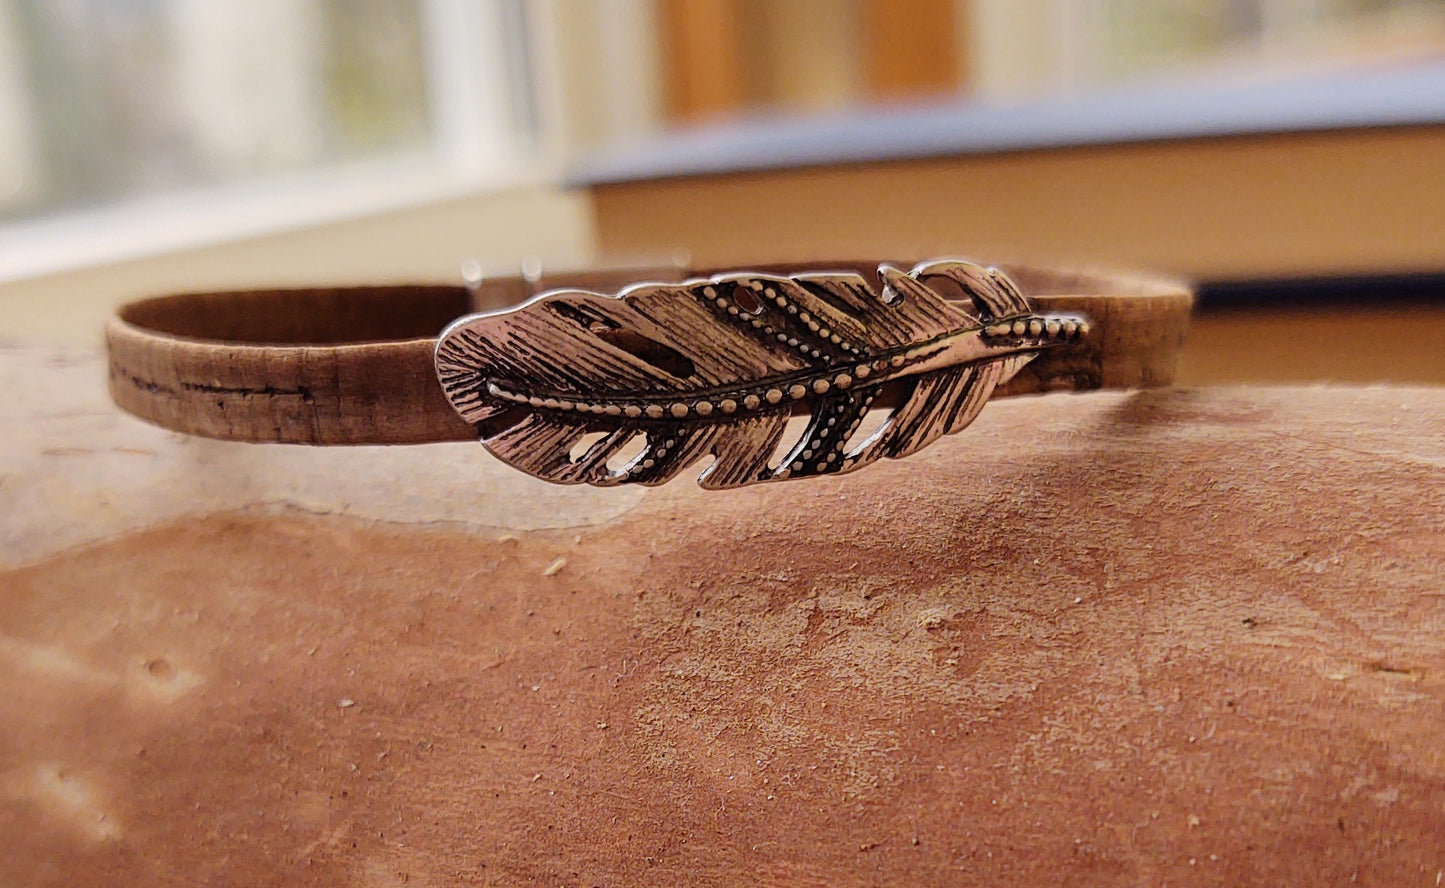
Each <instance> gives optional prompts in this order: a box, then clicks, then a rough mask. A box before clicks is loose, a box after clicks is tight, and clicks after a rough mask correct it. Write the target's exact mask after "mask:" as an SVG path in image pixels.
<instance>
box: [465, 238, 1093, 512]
mask: <svg viewBox="0 0 1445 888" xmlns="http://www.w3.org/2000/svg"><path fill="white" fill-rule="evenodd" d="M878 278H879V280H878V282H877V284H876V285H875V284H870V282H869V281H867V280H865V279H864V278H863V277H862V276H860V275H858V274H855V273H851V272H846V273H809V274H796V275H792V276H787V277H784V276H778V275H770V274H752V273H736V274H727V275H720V276H717V277H713V278H710V279H706V280H692V281H687V282H684V283H680V284H638V285H635V286H632V287H629V288H627V289H626V290H624V291H622V292H621V293H620V294H618V295H615V296H610V295H602V294H599V293H590V292H586V291H580V290H557V291H552V292H549V293H544V294H542V295H540V296H537V297H536V298H534V299H532V300H531V301H529V302H527V303H525V304H523V305H521V306H518V307H516V308H513V309H509V310H506V311H501V312H493V313H488V314H479V315H472V316H469V317H466V318H462V319H461V320H459V321H457V322H456V323H454V324H452V325H451V326H449V327H448V328H447V329H446V330H445V331H444V332H443V333H442V336H441V339H440V340H439V342H438V343H437V350H436V368H437V375H438V378H439V379H440V381H441V385H442V389H443V390H444V391H445V393H446V396H447V398H448V400H450V402H451V404H452V406H453V407H455V408H456V410H457V412H459V413H460V414H461V415H462V417H463V418H465V419H466V420H467V421H468V422H471V423H474V424H475V425H476V426H477V430H478V433H479V435H480V436H481V439H482V443H483V444H484V445H485V446H486V447H487V449H488V450H489V451H491V452H492V453H493V454H494V455H496V456H497V457H498V458H500V459H502V460H504V461H505V462H507V463H509V464H511V465H512V466H514V467H516V468H518V469H521V470H522V471H524V472H527V473H528V474H531V475H534V476H536V477H538V478H542V479H545V480H547V481H553V482H556V483H560V484H577V483H584V482H585V483H588V484H595V485H613V484H623V483H640V484H662V483H664V482H666V481H668V480H670V479H672V478H673V477H675V476H677V475H678V474H679V473H681V472H683V471H684V470H686V469H687V468H688V467H689V466H692V465H694V464H696V463H699V462H700V461H701V460H703V459H704V458H706V457H713V462H712V464H711V465H709V466H708V467H707V468H706V470H705V471H703V472H702V475H701V477H700V479H699V483H700V484H701V485H702V486H703V487H707V488H729V487H740V486H742V485H745V484H753V483H756V482H759V481H780V480H783V479H785V478H800V477H806V476H810V475H828V474H839V473H843V472H849V471H853V470H855V469H858V468H861V467H863V466H865V465H868V464H869V463H871V462H874V461H876V460H879V459H882V458H884V457H887V458H890V459H896V458H898V457H903V456H907V455H908V454H910V453H914V452H915V451H917V450H919V449H921V448H923V447H925V446H927V445H928V444H930V443H932V442H933V441H935V440H937V439H938V438H939V437H941V436H943V435H947V434H952V433H953V432H957V431H959V430H960V429H962V428H964V427H965V426H967V425H968V424H969V423H970V422H971V421H973V419H974V417H975V416H977V415H978V412H979V411H980V410H981V409H982V408H983V405H984V403H985V402H987V401H988V398H989V396H990V395H991V394H992V393H993V390H994V388H995V387H996V386H998V385H1000V384H1001V383H1003V382H1006V381H1007V380H1008V379H1010V378H1011V377H1012V376H1013V375H1014V374H1015V373H1017V372H1018V370H1019V369H1020V368H1021V367H1023V365H1024V364H1026V363H1027V362H1028V361H1029V360H1030V359H1032V358H1033V357H1034V355H1035V354H1036V353H1037V352H1038V351H1040V350H1041V349H1044V348H1047V347H1049V346H1052V345H1057V344H1061V343H1064V342H1069V341H1073V340H1076V339H1078V338H1079V337H1080V336H1082V335H1084V334H1085V333H1086V332H1087V330H1088V324H1087V321H1086V320H1085V319H1083V318H1081V317H1075V316H1065V315H1040V314H1036V313H1035V312H1034V311H1033V310H1032V308H1031V306H1030V304H1029V302H1028V300H1027V299H1025V298H1024V296H1023V295H1022V294H1021V293H1020V292H1019V290H1018V288H1017V287H1016V286H1014V284H1013V282H1012V281H1010V280H1009V279H1008V278H1007V277H1006V276H1005V275H1004V274H1003V273H1001V272H999V271H998V270H997V269H992V268H984V267H981V266H978V265H974V264H973V263H969V262H962V261H954V260H947V261H938V262H930V263H924V264H922V265H919V266H917V267H915V268H914V269H913V270H911V271H909V272H907V273H904V272H903V271H901V270H899V269H897V268H893V267H891V266H888V265H883V266H880V267H879V269H878ZM940 289H942V292H940ZM949 290H953V291H961V297H962V298H957V297H958V296H959V293H958V292H955V293H954V294H953V295H954V296H955V298H948V297H947V296H945V293H946V292H948V291H949ZM885 407H887V408H891V413H889V415H888V417H887V419H885V420H883V421H882V423H881V424H879V425H878V426H877V428H876V429H874V430H873V431H871V432H870V433H868V434H867V435H866V436H861V432H860V431H859V430H860V426H861V425H862V424H863V423H864V421H865V417H866V416H867V414H868V412H869V410H870V409H884V408H885ZM795 415H800V416H805V417H807V420H806V429H805V430H803V431H802V432H801V434H798V435H797V436H796V441H795V442H794V443H791V444H790V445H786V446H784V445H781V443H780V442H782V440H783V438H784V435H785V432H787V431H788V427H789V419H790V418H791V417H793V416H795ZM796 425H798V423H795V424H794V426H795V427H796ZM860 436H861V440H858V438H860ZM789 437H792V436H791V435H790V436H789Z"/></svg>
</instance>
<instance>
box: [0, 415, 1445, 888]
mask: <svg viewBox="0 0 1445 888" xmlns="http://www.w3.org/2000/svg"><path fill="white" fill-rule="evenodd" d="M87 397H88V396H87ZM82 400H83V399H82ZM87 403H91V402H87ZM93 407H94V405H93V403H92V405H91V407H90V408H87V409H92V408H93ZM95 409H98V408H95ZM81 412H84V411H81ZM93 419H94V417H93V416H92V417H91V419H90V420H85V421H87V422H89V421H93ZM76 421H77V422H79V421H81V420H76ZM116 421H117V422H120V423H122V424H124V434H123V435H122V437H125V436H130V437H129V438H125V440H126V441H127V442H128V443H126V444H125V446H127V447H133V446H135V441H134V440H132V439H144V440H145V441H146V442H147V443H146V445H145V446H146V447H148V448H150V449H151V450H153V451H154V453H156V454H159V455H160V457H161V458H162V459H165V458H172V459H174V458H176V454H178V453H182V452H184V451H185V448H187V447H190V446H192V445H190V444H189V443H188V442H186V441H184V440H183V439H178V438H175V437H174V436H170V435H168V434H166V433H162V432H158V431H154V430H151V429H147V428H144V427H142V426H140V425H138V424H125V423H128V421H123V420H116ZM55 422H56V423H58V424H59V425H57V426H56V428H57V429H58V428H60V426H63V421H62V420H59V419H57V420H55ZM58 435H61V432H60V431H54V432H53V434H52V435H51V437H52V438H54V437H55V436H58ZM7 446H8V448H9V449H8V450H6V451H0V452H3V453H4V462H0V469H3V470H4V471H5V472H6V473H7V478H9V477H11V474H12V467H13V466H16V465H24V466H27V467H28V471H30V472H31V473H33V472H36V471H39V472H42V474H43V472H44V471H46V470H45V469H44V468H43V467H44V466H45V465H48V464H47V463H44V462H43V461H42V462H37V461H35V460H33V459H31V457H32V456H33V454H28V455H27V454H25V453H19V452H17V451H18V449H19V448H17V446H15V445H7ZM105 446H107V445H105V444H104V443H98V442H97V443H95V447H97V448H101V449H103V448H104V447H105ZM236 446H237V447H240V448H243V449H244V448H245V445H236ZM245 452H246V453H248V454H254V453H257V452H260V453H270V452H274V453H277V454H278V459H289V457H281V456H279V454H283V453H285V452H287V451H285V450H283V449H280V448H276V449H274V450H265V449H263V450H259V451H258V450H257V449H256V448H255V447H252V449H250V450H246V451H245ZM328 452H334V453H341V452H340V451H328ZM432 452H433V451H432V449H431V448H428V447H413V448H405V449H402V450H398V451H396V453H398V454H400V455H399V456H396V457H394V458H395V459H398V460H402V461H403V462H404V461H414V462H415V464H416V465H417V466H419V467H420V466H422V465H424V464H425V463H426V462H427V460H428V456H429V454H430V453H432ZM222 453H223V456H221V457H216V461H215V462H213V463H211V464H209V465H210V468H209V469H208V470H207V471H208V473H210V474H214V473H215V472H218V471H220V472H222V473H224V471H225V468H224V466H225V458H224V452H222ZM96 459H98V457H93V456H90V457H88V456H85V455H83V454H81V455H75V454H69V455H67V454H59V455H56V457H55V460H54V462H56V463H57V464H58V465H57V467H56V468H54V469H53V470H50V471H52V472H53V473H55V474H62V473H68V476H69V477H71V478H72V479H74V481H73V484H72V487H71V490H70V492H69V496H70V497H71V500H70V502H69V505H68V506H67V510H68V511H66V512H65V514H66V515H67V516H69V517H68V518H67V519H66V520H67V521H69V522H71V523H74V522H76V521H80V520H81V517H83V516H84V515H85V514H86V512H85V508H83V507H82V506H81V505H77V503H82V504H83V503H86V502H90V503H92V504H94V505H93V508H94V509H96V510H97V512H98V513H99V512H101V511H103V509H102V504H103V500H104V494H105V491H104V490H97V489H94V485H93V484H92V485H91V486H89V487H88V486H87V484H86V477H87V476H86V472H85V468H84V467H85V466H86V465H87V464H90V463H93V462H94V461H95V460H96ZM238 459H239V457H238ZM27 460H29V461H27ZM237 465H238V466H250V467H255V466H257V465H264V463H258V462H257V460H256V458H255V457H254V456H247V457H246V460H245V461H244V462H238V463H237ZM217 466H219V468H218V467H217ZM473 470H474V471H475V472H476V473H477V475H478V476H481V477H484V478H494V477H495V478H498V479H501V478H503V477H504V474H503V473H504V472H505V471H506V470H504V469H502V468H500V467H498V466H496V465H495V464H494V463H490V462H489V461H488V460H487V459H486V457H485V456H484V455H483V453H482V452H481V450H480V448H478V449H477V451H476V460H475V464H474V466H473ZM398 471H401V469H398ZM419 477H423V478H425V477H426V476H424V475H423V476H419ZM29 481H30V482H32V483H33V482H34V481H35V478H34V477H30V479H29ZM174 483H175V482H174V480H173V484H174ZM311 483H312V484H313V485H315V486H313V488H311V493H310V494H308V496H310V497H311V499H309V500H308V503H310V505H309V506H308V509H310V510H309V511H303V510H302V509H300V508H297V507H296V506H295V505H294V504H293V505H285V504H284V502H282V503H278V502H276V501H272V500H271V499H268V497H267V496H261V495H258V496H256V497H255V502H251V503H248V502H246V501H245V497H244V496H242V495H241V493H236V494H235V495H236V497H238V499H236V501H235V502H233V503H232V504H231V505H230V506H228V507H227V508H224V509H220V508H217V509H214V510H211V511H207V512H204V513H199V514H192V515H181V516H174V515H173V516H170V517H168V518H166V520H165V521H163V522H162V523H159V524H155V523H150V526H146V527H137V528H131V529H128V530H126V531H124V532H119V533H115V534H111V535H110V536H108V537H106V538H104V539H100V540H97V541H93V542H89V543H86V544H84V545H79V546H74V545H72V546H70V547H69V548H65V549H61V550H58V551H52V552H41V551H40V550H39V549H36V548H34V543H33V534H32V535H31V536H27V537H25V539H27V540H30V542H27V545H28V546H31V548H30V549H28V550H27V551H29V552H31V553H32V554H33V555H34V557H32V558H30V559H29V560H28V561H26V562H24V563H18V564H15V565H13V566H11V567H9V568H8V569H6V570H5V572H4V573H0V839H3V844H4V848H5V851H4V853H3V854H0V884H5V885H86V884H105V885H144V886H156V885H197V884H227V885H230V884H234V885H270V884H278V885H279V884H286V885H357V886H393V885H409V886H411V885H422V886H441V885H473V884H495V885H526V884H538V885H618V886H623V885H625V886H639V885H644V886H645V885H659V886H662V885H677V884H695V885H756V884H785V885H795V884H796V885H814V884H816V885H855V884H856V885H878V884H888V885H910V886H911V885H960V884H1016V885H1039V884H1061V883H1062V884H1148V885H1153V884H1169V885H1191V884H1193V885H1215V884H1221V885H1222V884H1250V883H1253V884H1299V885H1305V884H1310V885H1323V884H1347V883H1350V882H1351V881H1352V880H1356V881H1357V882H1358V883H1359V884H1366V885H1370V884H1373V885H1433V884H1435V883H1436V881H1437V879H1439V878H1440V876H1439V873H1440V872H1441V870H1442V869H1445V742H1442V740H1441V737H1442V736H1445V641H1442V639H1445V597H1442V596H1445V533H1442V528H1445V403H1442V399H1441V397H1440V393H1439V392H1437V391H1430V390H1424V389H1417V390H1388V389H1374V390H1330V389H1296V390H1215V391H1172V392H1155V393H1148V394H1136V395H1129V394H1123V395H1103V394H1099V395H1086V396H1069V395H1058V396H1049V397H1045V398H1041V399H1021V400H1014V401H1009V402H1003V403H998V404H994V405H991V406H990V407H989V408H988V409H987V410H985V412H984V414H983V416H982V417H981V418H980V419H979V421H978V422H977V423H976V424H975V426H974V427H973V429H971V430H970V431H969V432H968V433H965V434H963V435H960V436H957V437H954V438H950V439H947V440H945V441H941V442H939V443H938V444H936V445H934V446H933V447H931V448H929V449H928V450H925V451H924V452H922V453H920V454H918V455H917V456H915V457H912V458H910V459H908V460H905V461H901V462H897V463H886V464H880V465H878V466H874V467H872V468H870V469H868V470H866V471H863V472H860V473H858V474H855V475H850V476H845V477H843V478H832V479H828V478H824V479H813V480H808V481H802V482H796V483H794V482H789V483H784V484H774V485H765V486H762V487H755V488H747V489H744V490H740V491H734V492H726V493H706V492H703V491H699V490H697V489H696V488H695V487H693V486H692V485H691V484H689V483H687V482H680V483H678V484H674V485H670V486H668V487H664V488H660V489H658V490H656V491H653V492H650V493H648V494H647V495H646V496H643V497H642V498H641V499H640V500H638V499H636V498H635V497H634V498H633V499H629V500H626V501H625V502H621V501H611V500H607V499H606V498H605V497H604V498H603V499H599V500H595V501H590V500H589V501H578V502H571V503H570V505H567V506H566V508H570V509H573V510H574V512H573V513H572V514H570V516H560V517H559V516H558V515H555V514H552V515H550V516H548V519H547V521H545V522H538V521H532V522H531V523H530V524H529V526H533V527H540V528H541V529H532V530H515V529H509V528H506V527H500V526H497V527H484V526H481V525H480V524H478V523H477V522H475V521H472V522H460V521H455V520H448V521H447V522H444V523H439V524H427V523H425V522H424V521H416V522H411V523H401V522H385V521H378V520H375V519H369V518H364V517H359V516H358V515H357V514H356V513H355V512H354V511H352V512H348V511H347V509H345V508H344V507H343V506H344V504H345V503H346V502H348V501H349V500H348V496H349V494H348V492H349V491H350V492H355V491H356V490H357V488H358V487H359V486H365V485H367V484H369V483H371V482H370V481H369V480H368V478H366V477H364V476H360V477H359V476H357V475H356V474H354V473H346V472H340V471H338V472H337V473H336V474H335V476H334V477H331V478H325V477H324V473H323V477H322V478H320V479H319V480H318V479H316V478H313V479H312V480H311ZM328 483H329V484H330V485H331V488H332V490H333V492H334V496H335V498H336V503H335V507H334V508H333V507H332V506H330V505H326V504H325V503H323V502H321V500H324V498H325V497H324V491H325V485H326V484H328ZM378 483H381V482H378ZM385 483H388V484H390V483H394V481H387V482H385ZM422 483H431V482H430V481H426V482H422ZM10 484H11V482H10V481H9V480H7V481H6V483H5V485H0V506H3V507H4V508H6V509H9V508H10V506H8V505H6V499H5V497H6V496H7V494H6V489H7V487H8V486H9V485H10ZM27 489H29V488H27ZM246 489H251V490H259V489H264V488H263V487H253V488H246ZM498 489H499V490H510V488H505V487H501V488H498ZM529 489H530V488H529ZM238 490H239V488H238ZM242 492H244V491H242ZM433 493H434V495H435V496H436V497H437V498H438V500H439V501H440V500H442V499H445V498H446V497H447V496H448V494H447V491H446V488H445V487H444V486H443V485H441V484H440V483H438V485H437V487H436V489H435V490H434V491H433ZM602 493H603V494H605V493H606V492H605V491H604V492H602ZM156 495H157V496H159V495H161V492H159V491H158V492H157V494H156ZM164 495H165V496H166V497H169V498H170V500H171V501H173V500H175V499H176V497H177V496H178V494H177V492H176V490H175V489H173V488H172V489H170V490H168V491H165V492H164ZM453 495H454V494H453ZM468 495H469V496H485V495H486V494H485V493H480V494H478V493H476V492H474V491H472V490H471V488H469V493H468ZM513 495H515V494H513ZM131 496H132V497H134V498H136V499H137V500H139V499H143V497H144V496H145V492H144V490H143V489H140V490H136V491H133V492H132V494H131ZM207 502H210V503H213V504H214V503H216V502H219V501H217V500H215V499H208V500H207ZM619 502H620V504H619ZM529 503H530V505H529ZM114 508H116V507H115V506H114V505H113V504H104V510H113V509H114ZM120 508H121V511H123V512H125V511H127V510H129V511H133V512H134V513H135V514H137V515H139V516H143V517H146V519H147V521H148V522H150V520H151V519H153V518H154V517H155V516H154V515H153V514H152V513H150V512H148V511H147V510H146V508H145V506H144V504H143V503H141V502H133V503H131V504H129V505H126V506H122V507H120ZM448 508H452V507H451V506H448ZM529 508H533V509H535V510H556V509H558V508H563V506H561V505H559V503H558V502H557V501H548V500H546V499H544V498H539V499H536V500H531V501H523V502H520V503H513V504H511V505H510V506H509V507H508V509H509V510H510V511H507V512H506V514H522V515H525V514H526V513H527V511H528V509H529ZM589 510H590V511H589ZM327 511H331V512H333V514H318V513H319V512H327ZM104 513H105V515H107V516H108V515H110V511H105V512H104ZM47 514H48V513H47V512H46V510H44V509H36V510H33V511H32V513H31V515H30V517H29V520H28V526H31V527H34V526H35V525H37V524H40V525H43V524H44V522H45V521H46V520H47ZM447 514H448V515H449V516H450V515H452V514H453V513H451V512H447ZM77 516H81V517H77ZM107 520H111V519H110V518H107ZM5 521H6V522H8V523H7V524H5V525H4V527H5V534H6V536H5V538H4V539H5V540H6V541H7V544H8V542H9V541H10V540H13V539H19V537H18V536H17V534H18V531H17V528H18V527H20V526H21V524H22V523H24V522H20V521H17V520H16V519H15V518H13V517H11V518H7V519H5ZM569 522H570V523H572V524H573V525H574V526H570V527H569V526H565V525H567V524H568V523H569ZM544 524H545V526H543V525H544ZM106 526H107V527H112V526H113V525H112V524H107V525H106ZM66 538H67V539H68V538H69V537H66Z"/></svg>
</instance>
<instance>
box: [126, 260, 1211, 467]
mask: <svg viewBox="0 0 1445 888" xmlns="http://www.w3.org/2000/svg"><path fill="white" fill-rule="evenodd" d="M876 267H877V263H827V264H817V265H812V266H801V265H790V266H787V267H786V268H784V269H765V268H754V267H749V268H748V269H747V270H749V271H782V272H784V273H791V272H797V271H803V270H809V269H812V268H816V269H823V268H827V269H833V270H836V269H839V268H850V269H857V270H858V271H860V273H863V274H864V275H865V276H867V277H869V279H872V276H873V269H875V268H876ZM901 267H907V266H906V265H902V266H901ZM1007 271H1008V272H1009V274H1010V275H1012V276H1013V278H1014V280H1015V281H1017V282H1018V284H1019V286H1020V287H1021V288H1022V289H1023V291H1024V292H1025V293H1026V294H1028V295H1029V296H1030V297H1031V298H1032V299H1033V300H1034V303H1035V305H1036V306H1037V308H1038V309H1039V310H1040V311H1044V312H1075V313H1079V314H1083V315H1086V316H1087V317H1088V318H1089V321H1090V324H1091V328H1092V329H1091V332H1090V335H1089V336H1088V338H1087V339H1086V340H1085V341H1083V342H1081V343H1078V344H1075V345H1069V346H1066V347H1063V348H1058V349H1054V350H1051V351H1049V352H1046V353H1044V354H1043V355H1041V356H1040V357H1039V358H1038V359H1037V360H1035V361H1033V362H1032V363H1031V364H1029V365H1028V366H1027V367H1026V368H1025V369H1024V370H1023V372H1021V373H1020V374H1019V375H1018V376H1017V377H1016V378H1015V379H1014V380H1013V381H1012V382H1010V383H1009V384H1008V385H1006V386H1004V387H1003V388H1002V389H1000V391H999V392H998V395H1000V396H1009V395H1020V394H1030V393H1035V392H1044V391H1085V390H1090V389H1100V388H1148V387H1156V386H1165V385H1169V384H1170V383H1171V382H1172V381H1173V378H1174V365H1175V361H1176V359H1177V357H1178V354H1179V349H1180V346H1181V345H1182V343H1183V339H1184V333H1185V330H1186V329H1187V327H1188V323H1189V310H1190V306H1191V302H1192V297H1191V295H1190V292H1189V290H1188V289H1187V288H1185V287H1183V286H1181V285H1179V284H1177V283H1173V282H1167V281H1160V280H1155V279H1149V278H1142V277H1132V276H1117V275H1085V274H1072V273H1069V274H1065V273H1058V272H1046V271H1038V270H1031V269H1019V268H1009V269H1007ZM713 273H716V272H714V271H713V270H707V271H693V272H685V271H682V270H680V269H677V268H664V269H641V270H638V269H633V270H628V271H609V272H590V273H575V274H562V275H556V276H551V277H547V278H544V279H542V280H540V281H527V280H524V279H522V278H500V279H495V280H488V281H486V282H484V283H483V284H482V285H481V286H479V287H477V288H476V289H468V288H465V287H459V286H456V287H453V286H380V287H329V288H312V289H292V290H253V291H241V292H223V293H187V294H181V295H176V296H161V297H156V298H151V299H144V300H140V301H137V302H132V303H130V304H128V305H125V306H123V307H122V308H121V309H120V311H119V312H118V313H117V315H116V317H115V318H113V319H112V320H111V322H110V324H109V326H108V327H107V330H106V341H107V344H108V346H109V351H110V391H111V396H112V397H113V398H114V399H115V402H116V403H117V404H118V405H120V406H121V407H122V408H124V409H125V410H127V411H129V412H131V413H133V414H135V415H136V416H139V417H141V418H142V419H145V420H148V421H150V422H153V423H156V424H157V425H161V426H165V427H166V428H170V429H175V430H177V431H182V432H187V433H190V434H193V435H204V436H206V437H211V438H224V439H230V440H238V441H257V442H275V443H293V444H420V443H426V442H433V441H456V440H467V439H472V438H475V437H476V431H475V430H474V429H473V428H472V427H471V426H470V425H468V424H467V423H466V422H464V421H463V420H462V419H461V417H459V416H458V415H457V414H456V412H455V411H453V410H452V407H451V405H450V404H448V403H447V401H446V399H445V397H443V395H442V391H441V388H440V387H439V386H438V384H437V381H436V376H435V371H434V370H433V366H432V350H433V348H434V347H435V345H436V337H437V335H438V334H439V333H440V332H441V330H442V329H443V328H444V327H445V326H446V325H447V324H449V323H450V322H451V321H453V320H455V319H456V318H458V317H460V316H461V315H464V314H467V313H469V312H473V311H484V310H492V309H499V308H505V307H507V306H509V305H513V304H515V303H517V302H519V301H522V300H524V299H526V298H528V297H529V296H531V295H532V294H533V293H535V292H540V291H542V290H545V289H552V288H558V287H572V288H579V289H586V290H594V291H598V292H615V291H616V290H617V289H619V288H620V287H622V286H624V285H626V284H628V283H631V282H635V281H643V280H647V281H681V280H685V279H687V278H690V277H697V276H706V275H709V274H713Z"/></svg>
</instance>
